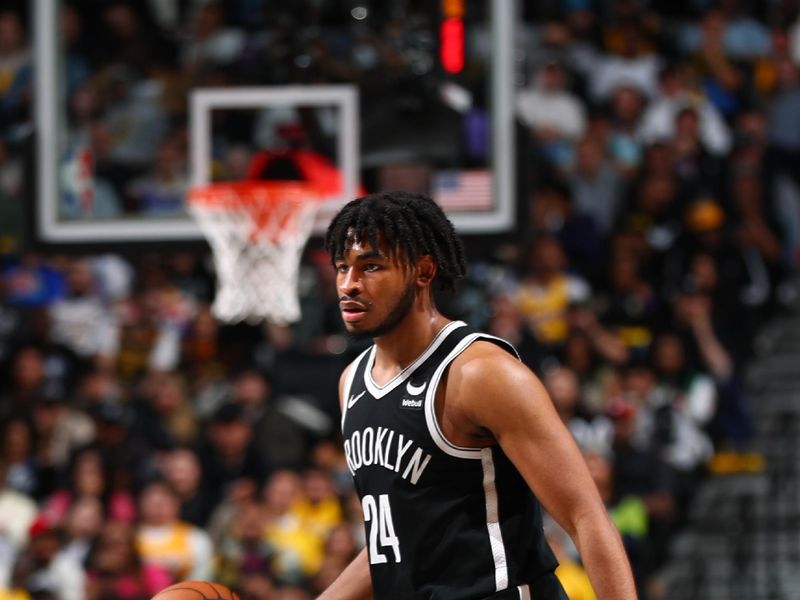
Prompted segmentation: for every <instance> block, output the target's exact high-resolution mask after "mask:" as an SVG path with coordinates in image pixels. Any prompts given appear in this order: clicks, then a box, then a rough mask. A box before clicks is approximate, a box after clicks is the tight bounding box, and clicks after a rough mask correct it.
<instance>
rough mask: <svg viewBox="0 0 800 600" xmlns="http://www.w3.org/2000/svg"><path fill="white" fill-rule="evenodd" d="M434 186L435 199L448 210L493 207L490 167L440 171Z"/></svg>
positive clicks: (434, 177) (472, 209)
mask: <svg viewBox="0 0 800 600" xmlns="http://www.w3.org/2000/svg"><path fill="white" fill-rule="evenodd" d="M432 187H433V199H434V200H436V202H438V203H439V206H441V207H442V208H443V209H444V210H446V211H467V210H470V211H483V210H491V208H492V204H493V202H492V174H491V172H490V171H489V170H488V169H475V170H469V171H466V170H464V171H462V170H456V169H453V170H447V171H438V172H437V173H434V175H433V186H432Z"/></svg>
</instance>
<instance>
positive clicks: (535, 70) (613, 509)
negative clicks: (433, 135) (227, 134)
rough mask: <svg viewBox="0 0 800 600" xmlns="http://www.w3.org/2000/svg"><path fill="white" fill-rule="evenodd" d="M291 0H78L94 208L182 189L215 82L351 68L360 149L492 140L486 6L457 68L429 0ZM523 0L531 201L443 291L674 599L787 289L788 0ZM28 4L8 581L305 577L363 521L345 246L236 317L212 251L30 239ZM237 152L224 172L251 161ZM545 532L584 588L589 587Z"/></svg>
mask: <svg viewBox="0 0 800 600" xmlns="http://www.w3.org/2000/svg"><path fill="white" fill-rule="evenodd" d="M275 4H276V3H271V2H265V1H260V0H238V1H234V0H230V1H227V2H206V1H198V2H191V1H186V2H159V1H158V0H152V1H150V2H114V1H109V2H107V3H103V4H102V5H101V6H100V8H98V7H97V4H96V3H91V2H79V1H74V2H64V3H63V5H64V12H63V14H62V19H61V25H62V28H63V32H62V33H63V39H64V44H65V51H64V55H63V59H64V67H65V70H64V74H65V77H64V82H63V84H64V87H65V89H64V97H65V99H66V103H67V107H68V110H67V116H68V139H69V140H70V143H69V148H68V150H67V158H68V157H69V156H70V155H73V154H75V153H78V152H80V151H82V150H81V149H84V150H85V149H87V148H88V149H89V150H90V152H91V156H92V161H93V165H94V175H95V176H94V184H93V185H94V189H93V199H94V200H93V202H94V209H93V210H94V211H95V212H94V214H93V215H92V216H93V217H103V216H113V215H118V214H120V213H132V214H133V213H140V214H149V215H163V214H171V213H174V212H175V211H180V210H182V207H183V197H184V194H185V190H186V182H187V173H186V152H187V139H186V135H187V134H186V103H185V98H186V92H187V90H189V89H191V88H193V87H195V86H200V85H212V84H213V85H239V84H244V83H247V84H250V85H268V84H286V83H341V82H355V83H357V84H358V85H359V91H360V94H361V98H362V128H363V129H364V131H365V133H364V137H365V140H364V141H365V142H366V146H367V147H368V146H369V143H370V139H371V138H372V137H381V135H384V129H383V128H386V127H389V126H390V125H391V124H392V121H393V118H394V117H392V115H391V114H389V113H387V112H386V111H387V110H388V108H387V107H389V106H394V107H395V109H396V110H397V111H398V112H397V113H395V116H396V115H397V114H401V115H402V118H403V119H412V120H413V122H415V123H417V124H423V127H424V124H425V123H427V124H429V125H430V126H431V129H433V128H435V127H440V126H441V123H442V122H446V123H448V124H449V123H456V124H457V125H458V126H461V127H463V132H462V133H463V136H461V137H460V138H459V136H458V135H457V136H456V137H457V138H459V139H463V140H464V147H463V148H461V149H460V150H459V152H460V154H459V155H458V156H454V157H452V163H453V164H459V163H463V162H464V161H467V162H468V161H469V159H470V157H473V158H474V157H477V156H481V155H484V157H485V153H486V148H485V147H484V148H483V150H482V151H481V149H480V143H479V144H478V145H477V148H476V147H473V146H470V145H469V144H470V142H471V141H474V136H472V137H471V136H470V135H469V134H470V133H475V129H473V128H474V127H475V123H476V122H477V121H476V120H475V119H476V117H479V116H480V115H479V114H477V115H476V113H475V112H473V111H471V110H461V111H460V112H459V111H456V112H455V113H454V111H453V110H452V107H451V106H448V105H447V104H446V103H444V102H443V100H442V97H443V96H442V95H441V94H440V93H439V92H440V90H441V85H442V84H443V83H448V84H453V83H454V82H455V83H457V84H458V85H459V86H462V87H463V88H464V89H465V90H467V91H468V92H470V94H468V97H471V98H472V101H474V106H473V108H474V109H475V110H476V111H478V110H479V109H481V108H485V107H482V106H481V105H480V102H479V99H480V98H481V97H485V94H484V93H483V92H482V91H481V86H483V85H485V82H486V73H485V68H486V64H487V61H486V44H485V35H486V29H485V25H486V23H485V21H481V19H477V20H475V21H469V20H468V44H467V48H468V52H469V53H470V59H471V60H472V62H471V63H469V64H470V65H471V66H472V67H474V68H471V69H467V72H465V73H464V74H462V75H461V76H458V77H455V76H445V75H444V74H443V73H442V72H441V70H440V69H438V68H437V58H436V44H435V35H436V33H435V32H436V19H437V18H438V17H437V13H436V11H434V10H432V9H430V7H429V6H428V4H435V3H424V2H416V3H415V2H405V3H401V2H398V3H395V2H390V3H378V2H372V3H366V2H365V3H364V6H358V7H355V8H353V7H351V6H350V4H348V3H342V2H314V1H306V2H300V1H298V2H287V3H282V4H283V6H275ZM345 4H347V6H346V7H345ZM482 4H483V3H480V2H469V3H468V11H467V14H468V16H469V15H470V14H471V13H470V11H471V10H473V9H476V10H477V11H478V13H480V14H481V15H483V16H485V9H484V8H481V6H482ZM521 4H524V6H522V7H520V21H519V42H520V48H521V52H520V57H521V58H520V60H519V64H518V65H517V72H518V75H519V90H518V93H517V96H516V108H517V112H516V114H517V129H518V134H519V140H520V144H518V146H519V155H518V159H517V160H518V162H519V169H518V170H519V171H520V172H521V173H522V176H521V177H520V182H519V184H520V185H519V190H520V193H519V196H520V197H519V205H520V210H519V221H518V223H517V226H516V229H515V230H514V232H512V233H511V234H509V235H506V236H502V237H501V238H491V239H488V240H481V242H480V243H478V242H476V241H475V240H471V239H467V240H466V242H467V248H468V254H469V256H470V262H471V265H470V276H469V278H468V280H467V281H466V282H465V284H464V285H463V286H462V289H461V290H460V292H459V293H458V294H457V295H456V296H452V297H447V298H442V299H441V302H442V306H443V307H445V308H446V310H447V311H449V313H450V314H451V315H452V316H454V317H459V318H463V319H465V320H467V321H469V322H470V323H472V324H474V325H476V326H478V327H482V328H484V329H486V330H487V331H489V332H490V333H493V334H496V335H498V336H500V337H503V338H505V339H508V340H509V341H511V342H512V343H514V344H515V345H516V347H517V348H518V349H519V351H520V354H521V356H522V359H523V360H524V361H525V362H526V364H528V365H530V366H531V367H532V368H533V369H534V370H535V371H536V372H537V373H538V374H539V375H540V376H541V378H542V380H543V381H544V383H545V386H546V388H547V390H548V391H549V393H550V396H551V397H552V399H553V402H554V403H555V406H556V408H557V410H558V412H559V414H560V415H561V417H562V419H563V421H564V423H565V424H566V425H567V426H568V427H569V429H570V431H571V432H572V433H573V435H574V437H575V439H576V441H577V442H578V444H579V446H580V448H581V449H582V451H583V452H584V455H585V457H586V461H587V464H588V466H589V468H590V471H591V473H592V475H593V477H594V479H595V482H596V484H597V486H598V489H599V490H600V493H601V495H602V497H603V499H604V501H605V502H606V503H607V505H608V508H609V511H610V513H611V515H612V517H613V519H614V521H615V523H616V524H617V525H618V527H619V529H620V532H621V533H622V535H623V538H624V541H625V544H626V548H627V550H628V552H629V556H630V558H631V560H632V563H633V566H634V570H635V573H636V577H637V581H638V583H639V584H640V588H641V591H642V597H643V598H650V599H652V600H655V599H657V598H661V597H663V595H664V593H665V591H664V590H663V589H662V588H660V587H659V578H658V573H659V569H660V568H661V567H662V566H663V565H664V564H665V561H666V560H667V559H668V555H669V542H670V540H671V539H672V538H673V536H674V534H675V532H676V531H678V530H680V528H681V527H682V526H683V525H684V524H685V521H686V517H687V510H688V507H689V506H690V503H691V500H692V497H693V495H694V494H695V493H696V491H697V489H698V485H699V484H700V482H701V481H702V479H703V478H704V477H706V476H707V473H708V471H709V468H711V470H712V471H713V470H725V469H729V468H732V467H733V468H736V465H737V463H736V461H735V460H734V461H731V460H728V461H726V460H723V459H724V458H725V457H728V458H730V457H731V456H733V457H735V456H736V455H737V454H736V453H744V452H747V451H749V450H750V449H751V447H750V443H751V440H752V436H753V422H752V418H751V415H750V407H749V406H748V400H747V396H746V391H745V389H744V387H743V383H742V377H741V374H742V369H743V367H744V366H745V365H746V364H747V361H748V360H749V358H750V357H751V356H752V353H753V348H752V342H753V335H754V333H755V331H756V330H757V329H758V327H759V325H760V324H762V323H763V322H764V320H765V319H767V318H768V317H769V316H770V315H771V314H773V313H774V311H776V310H780V309H781V307H782V306H784V305H787V304H789V303H791V302H794V301H796V299H797V287H796V278H797V274H798V270H799V269H800V179H798V170H797V167H796V165H800V79H799V78H798V73H799V71H798V69H799V68H800V18H798V14H799V13H798V10H800V7H798V5H797V3H796V2H792V1H791V0H781V1H777V2H755V1H754V2H745V1H744V0H721V1H720V2H716V3H712V2H710V1H703V0H694V1H686V2H658V1H655V0H654V1H652V2H645V1H636V0H607V1H600V0H598V1H594V2H593V1H591V0H571V1H569V2H555V1H551V2H535V3H521ZM367 9H368V10H367ZM359 11H366V12H359ZM29 17H30V15H28V14H27V13H26V11H25V7H24V5H20V7H19V9H18V10H17V9H11V10H8V9H2V10H0V223H2V226H3V233H4V234H7V235H10V236H11V237H10V238H4V243H3V244H2V246H1V247H0V250H2V252H3V254H2V259H3V260H2V264H1V265H0V267H2V268H1V269H0V366H2V381H3V385H2V388H1V389H0V395H1V397H0V431H2V435H1V436H0V598H19V599H24V598H42V599H46V598H55V599H57V600H80V599H83V598H88V599H90V600H111V599H123V600H146V599H147V598H149V597H150V596H151V595H153V594H154V593H155V591H157V590H158V589H161V588H162V587H164V586H166V585H167V584H169V583H171V582H174V581H177V580H180V579H190V578H191V579H214V580H217V581H220V582H222V583H224V584H226V585H229V586H231V587H233V588H235V589H237V590H238V591H239V594H240V597H241V598H243V600H244V599H248V600H288V599H294V600H302V599H304V598H311V597H313V594H314V593H316V592H318V591H319V590H321V589H323V588H324V587H325V586H326V585H327V584H328V583H329V582H330V581H331V580H332V579H333V578H334V577H336V575H337V574H338V573H339V572H340V571H341V570H342V568H343V567H344V565H346V564H347V563H348V562H349V560H350V559H351V558H352V557H353V556H354V555H355V554H356V553H357V552H358V550H359V549H360V548H361V547H362V546H363V544H364V539H363V526H362V523H361V515H360V507H359V503H358V500H357V498H356V497H355V494H354V492H353V489H352V483H351V480H350V475H349V472H348V471H347V466H346V462H345V461H344V458H343V455H342V452H341V448H340V447H339V443H338V438H337V431H336V427H337V422H338V420H337V412H338V405H337V398H336V389H337V386H336V382H337V378H338V374H339V372H340V371H341V369H342V367H343V366H344V365H346V364H347V362H348V361H349V360H350V359H351V358H352V357H353V356H354V355H355V353H356V352H358V351H359V350H360V349H361V348H362V347H363V346H361V345H359V343H357V342H354V341H352V340H350V339H349V338H348V337H347V336H346V335H344V332H343V329H342V326H341V323H340V320H339V316H338V310H337V299H336V292H335V289H334V287H333V281H332V278H333V271H332V269H331V268H330V264H329V259H328V257H327V256H325V255H324V253H322V252H321V251H319V250H318V246H319V244H318V240H315V241H312V243H311V245H310V247H309V249H308V251H307V253H306V256H305V257H304V266H303V269H302V272H301V278H300V296H301V304H302V307H303V318H302V320H301V321H300V322H299V323H297V324H295V325H294V326H292V327H279V326H274V325H264V326H254V325H250V324H238V325H226V324H223V323H220V322H218V321H217V320H216V319H215V318H214V316H213V315H212V313H211V310H210V304H211V302H212V300H213V297H214V289H215V277H214V273H213V269H212V268H211V266H210V265H211V262H210V260H209V257H208V255H207V254H205V253H197V252H194V251H183V250H175V251H170V252H161V253H158V252H155V251H154V252H147V251H145V252H137V253H135V254H133V253H128V254H126V253H125V252H124V250H123V251H120V252H119V253H105V252H103V253H99V252H95V253H93V254H83V255H77V254H75V253H72V254H67V255H63V254H56V253H54V252H49V251H37V250H36V249H34V248H32V247H29V244H27V243H26V240H25V238H24V236H21V235H20V232H21V231H22V227H21V225H19V223H20V221H21V220H22V216H21V215H22V214H23V213H24V211H23V210H22V209H21V208H19V207H20V206H21V205H22V204H23V203H24V202H26V201H28V202H30V201H31V200H30V195H29V194H30V189H29V186H26V185H25V184H26V182H25V181H24V177H23V173H24V172H25V160H26V153H25V152H24V151H23V147H24V146H25V144H26V140H28V139H29V137H30V134H31V128H32V125H31V94H32V91H31V69H32V65H31V51H32V50H31V47H30V44H29V42H28V41H27V40H26V37H27V36H26V28H25V25H24V24H25V22H26V18H29ZM481 58H482V59H483V60H482V61H481V60H480V59H481ZM476 65H477V66H476ZM481 65H483V69H484V70H483V71H482V69H481ZM388 98H391V99H392V100H393V102H387V101H386V99H388ZM462 109H463V107H462ZM443 111H445V112H447V111H449V113H448V114H449V116H448V118H447V119H444V120H441V119H440V117H442V113H443ZM450 113H452V114H450ZM456 113H457V114H456ZM420 115H422V116H425V117H426V119H427V120H426V119H422V118H420V120H414V119H417V118H418V117H420ZM433 121H436V123H434V122H433ZM402 122H403V121H402V119H401V120H400V123H402ZM366 123H368V124H371V125H372V126H371V127H364V124H366ZM484 124H485V122H484ZM240 126H241V124H240ZM244 129H247V127H244ZM386 131H389V130H386ZM271 132H273V133H274V131H273V129H270V127H269V124H265V125H264V129H263V132H262V133H263V137H264V139H270V135H271ZM451 133H452V132H451ZM457 133H458V132H457ZM385 137H391V136H388V135H385ZM484 143H485V139H484ZM229 150H230V151H229V153H228V154H227V155H225V156H222V157H216V158H217V159H218V160H217V162H218V165H217V167H216V168H218V169H220V170H221V171H223V172H227V173H229V174H235V173H241V172H244V170H246V167H245V166H243V165H246V164H247V163H248V159H249V157H247V156H244V157H242V156H241V155H240V154H241V152H246V150H244V149H243V147H242V146H235V147H231V148H229ZM70 153H72V154H70ZM67 158H65V160H67ZM226 170H227V171H226ZM29 172H30V171H29ZM378 181H380V178H374V179H369V178H366V179H365V185H366V187H367V188H368V189H370V190H372V189H374V188H375V186H376V182H378ZM15 207H17V208H15ZM65 215H66V216H67V217H69V216H70V214H69V212H68V211H67V212H66V213H65ZM73 216H74V215H73ZM15 224H16V225H15ZM748 464H752V463H748ZM547 533H548V537H549V538H550V541H551V543H552V545H553V547H554V549H555V550H556V552H557V554H558V556H559V559H560V560H561V562H562V567H560V570H559V575H560V576H561V577H562V580H564V581H565V585H567V587H568V590H569V592H570V597H571V598H573V600H575V599H578V598H581V599H585V598H593V597H594V596H593V594H592V593H591V589H587V586H586V581H585V574H584V573H583V572H582V571H581V569H580V564H579V559H578V557H576V556H575V551H574V547H572V546H571V544H570V542H569V540H568V539H567V538H565V537H564V533H563V532H562V531H560V530H559V528H558V527H557V526H556V525H555V524H553V523H548V524H547Z"/></svg>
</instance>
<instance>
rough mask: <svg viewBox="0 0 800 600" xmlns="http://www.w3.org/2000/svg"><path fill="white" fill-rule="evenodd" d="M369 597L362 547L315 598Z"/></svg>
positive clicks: (341, 394) (364, 599) (341, 391)
mask: <svg viewBox="0 0 800 600" xmlns="http://www.w3.org/2000/svg"><path fill="white" fill-rule="evenodd" d="M351 368H352V365H351V366H349V367H347V368H346V369H345V370H344V371H343V372H342V375H341V377H339V407H340V408H341V409H342V410H344V403H345V398H344V385H345V381H346V380H347V372H348V371H349V370H350V369H351ZM370 598H372V578H371V577H370V574H369V559H368V558H367V549H366V548H364V549H363V550H362V551H361V552H359V554H358V556H356V557H355V558H354V559H353V561H352V562H351V563H350V564H349V565H347V567H346V568H345V570H344V571H342V573H341V574H340V575H339V576H338V577H337V578H336V579H335V580H334V582H333V583H332V584H331V585H330V586H329V587H328V589H326V590H325V591H324V592H322V594H321V595H320V596H319V597H318V598H317V600H369V599H370Z"/></svg>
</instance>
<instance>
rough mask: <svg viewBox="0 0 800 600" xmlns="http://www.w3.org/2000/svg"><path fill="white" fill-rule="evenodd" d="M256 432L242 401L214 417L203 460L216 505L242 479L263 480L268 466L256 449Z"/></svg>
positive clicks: (254, 481)
mask: <svg viewBox="0 0 800 600" xmlns="http://www.w3.org/2000/svg"><path fill="white" fill-rule="evenodd" d="M254 435H255V432H254V428H253V424H252V423H251V422H250V421H249V420H248V418H247V416H246V414H245V412H244V408H243V407H242V405H241V404H238V403H236V402H232V401H229V402H226V403H225V404H223V405H222V406H220V407H219V408H218V409H217V410H216V411H215V412H214V414H213V415H212V416H211V420H210V422H209V423H208V428H207V432H206V439H205V440H204V443H203V446H202V448H201V449H200V460H201V462H202V464H203V474H204V479H205V481H206V483H207V485H208V493H209V495H210V497H211V498H212V499H213V502H214V503H215V504H216V503H217V502H219V501H220V500H222V498H223V497H224V496H225V495H226V494H227V493H228V488H229V487H230V486H232V485H234V484H235V483H236V482H237V481H239V480H242V479H247V480H250V481H252V482H253V483H254V484H255V485H256V486H257V487H260V486H261V484H262V483H263V481H264V479H265V477H266V474H267V472H268V465H267V464H266V463H265V462H264V460H263V459H262V458H261V454H259V452H258V450H257V449H256V446H255V443H254Z"/></svg>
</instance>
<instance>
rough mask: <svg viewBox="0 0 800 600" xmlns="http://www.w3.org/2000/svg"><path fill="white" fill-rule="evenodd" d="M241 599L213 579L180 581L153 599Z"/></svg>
mask: <svg viewBox="0 0 800 600" xmlns="http://www.w3.org/2000/svg"><path fill="white" fill-rule="evenodd" d="M156 599H157V600H239V596H237V595H236V594H234V593H233V592H232V591H230V590H229V589H228V588H226V587H225V586H224V585H221V584H219V583H213V582H211V581H179V582H178V583H176V584H174V585H171V586H169V587H168V588H164V589H163V590H161V591H160V592H158V593H157V594H156V595H155V596H153V598H152V600H156Z"/></svg>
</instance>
